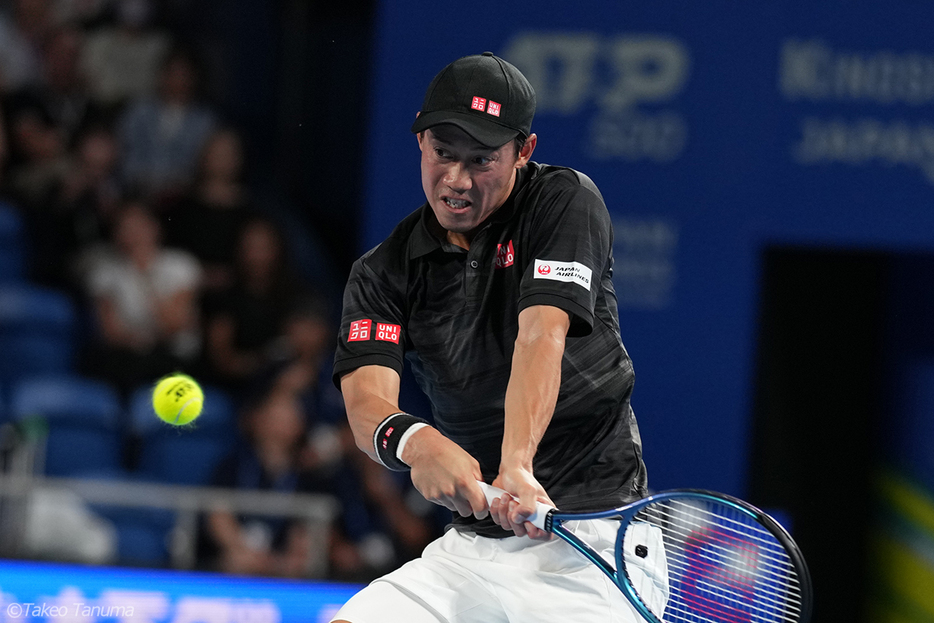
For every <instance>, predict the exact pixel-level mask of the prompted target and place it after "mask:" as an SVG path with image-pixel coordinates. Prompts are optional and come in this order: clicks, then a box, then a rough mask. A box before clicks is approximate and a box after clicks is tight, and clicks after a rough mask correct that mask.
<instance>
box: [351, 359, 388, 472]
mask: <svg viewBox="0 0 934 623" xmlns="http://www.w3.org/2000/svg"><path fill="white" fill-rule="evenodd" d="M389 372H390V374H392V375H394V376H395V378H392V377H388V376H387V375H386V374H385V372H384V371H383V370H380V369H379V368H378V366H365V367H362V368H357V369H356V370H353V371H352V372H348V373H347V374H345V375H344V376H343V377H342V378H341V392H342V393H343V395H344V407H345V409H346V411H347V421H348V422H349V423H350V429H351V431H353V436H354V442H355V443H356V444H357V447H358V448H360V449H361V450H362V451H363V452H365V453H366V454H367V455H368V456H369V457H370V458H371V459H373V460H375V461H377V462H378V461H379V459H378V457H377V456H376V450H375V448H374V447H373V434H374V433H375V432H376V427H377V426H379V425H380V423H381V422H382V421H383V420H385V419H386V418H387V417H389V416H390V415H392V414H393V413H398V412H399V411H400V409H399V405H398V400H397V399H395V398H394V397H396V396H398V394H399V389H398V383H399V381H398V376H397V375H396V373H395V372H393V371H391V370H390V371H389Z"/></svg>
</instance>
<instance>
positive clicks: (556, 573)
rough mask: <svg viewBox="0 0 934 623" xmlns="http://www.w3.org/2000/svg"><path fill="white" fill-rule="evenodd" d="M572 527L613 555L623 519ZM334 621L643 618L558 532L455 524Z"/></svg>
mask: <svg viewBox="0 0 934 623" xmlns="http://www.w3.org/2000/svg"><path fill="white" fill-rule="evenodd" d="M568 527H570V528H571V530H572V531H573V532H575V533H576V534H577V535H578V536H579V537H581V539H583V540H584V541H585V542H587V543H589V544H590V545H591V546H592V547H594V549H596V550H597V551H598V552H600V554H601V555H603V556H604V558H606V559H607V560H609V561H612V560H613V556H614V553H613V551H614V544H615V539H616V531H617V529H618V527H619V522H616V521H611V520H600V521H582V522H579V523H578V525H576V526H575V525H573V524H569V525H568ZM627 541H628V539H627ZM659 544H660V542H659ZM660 549H661V551H662V552H663V551H664V550H663V548H660ZM627 559H628V556H627ZM642 562H643V563H644V562H645V561H642ZM660 563H661V564H659V565H658V567H657V569H658V571H660V572H661V573H660V574H656V573H655V569H651V568H643V569H642V571H643V572H644V573H647V574H650V575H651V576H653V578H652V581H653V582H655V583H657V584H658V585H659V586H662V585H665V583H666V580H667V578H666V577H665V576H667V569H666V565H665V564H664V554H662V560H661V561H660ZM665 593H667V585H665ZM666 597H667V595H666ZM333 620H337V621H340V620H346V621H350V622H351V623H500V622H501V623H526V622H528V623H543V622H547V621H555V622H558V621H560V622H562V623H566V622H567V621H575V622H577V623H642V622H643V619H642V617H641V616H640V615H638V614H637V613H636V611H635V610H634V609H633V607H632V606H631V605H630V603H629V601H628V600H627V599H626V598H625V597H624V596H623V595H622V593H621V592H620V590H619V589H618V588H617V587H616V585H615V584H613V582H612V581H610V579H609V578H607V577H606V575H604V573H603V572H602V571H600V569H598V568H597V567H596V565H594V564H593V563H591V562H590V561H588V560H587V559H585V558H584V557H583V556H582V555H581V554H580V553H579V552H578V551H577V550H575V549H574V548H573V547H571V546H570V545H569V544H568V543H566V542H565V541H563V540H561V539H559V538H558V537H554V538H552V539H551V540H550V541H533V540H532V539H529V538H527V537H510V538H505V539H489V538H484V537H480V536H476V535H474V534H470V533H460V532H457V531H456V530H448V531H447V532H446V533H445V534H444V536H442V537H441V538H439V539H437V540H436V541H434V542H433V543H431V544H429V545H428V547H426V548H425V551H424V552H423V553H422V557H421V558H418V559H416V560H413V561H411V562H409V563H407V564H405V565H403V566H402V567H400V568H399V569H397V570H396V571H393V572H392V573H389V574H387V575H385V576H383V577H381V578H378V579H377V580H374V581H373V582H372V583H371V584H370V585H369V586H367V587H366V588H364V589H363V590H361V591H360V592H359V593H357V594H356V595H354V596H353V597H352V598H351V599H350V600H349V601H348V602H347V603H346V604H345V605H344V607H343V608H341V610H340V611H339V612H338V613H337V614H336V615H335V617H334V619H333Z"/></svg>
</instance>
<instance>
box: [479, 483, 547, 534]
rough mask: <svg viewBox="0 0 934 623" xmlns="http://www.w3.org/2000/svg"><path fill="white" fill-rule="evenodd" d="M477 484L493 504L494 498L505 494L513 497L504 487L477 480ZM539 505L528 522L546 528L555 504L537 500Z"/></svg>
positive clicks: (541, 528)
mask: <svg viewBox="0 0 934 623" xmlns="http://www.w3.org/2000/svg"><path fill="white" fill-rule="evenodd" d="M477 484H478V485H480V488H481V489H482V490H483V495H485V496H486V503H487V504H492V503H493V500H495V499H497V498H499V497H501V496H503V495H505V496H507V497H513V496H512V494H510V493H506V492H505V491H504V490H503V489H500V488H499V487H494V486H493V485H488V484H486V483H485V482H481V481H479V480H478V481H477ZM536 504H537V506H536V507H535V512H534V513H532V514H531V515H530V516H529V518H528V519H526V521H527V522H529V523H530V524H532V525H533V526H535V527H536V528H538V529H540V530H545V519H547V518H548V512H549V511H553V510H555V507H554V506H549V505H548V504H545V503H544V502H536Z"/></svg>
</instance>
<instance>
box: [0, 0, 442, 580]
mask: <svg viewBox="0 0 934 623" xmlns="http://www.w3.org/2000/svg"><path fill="white" fill-rule="evenodd" d="M0 9H2V10H0V105H2V115H0V123H2V126H3V127H2V131H0V172H2V176H0V193H2V200H3V201H4V202H5V203H8V204H9V205H11V206H13V207H14V208H15V209H16V210H17V211H18V213H19V214H20V215H21V216H22V219H23V222H24V223H25V224H26V231H27V232H28V237H29V248H30V263H29V278H30V279H31V280H33V281H34V282H35V283H37V284H41V285H42V286H46V287H50V288H56V289H59V290H62V291H65V292H68V293H69V294H70V295H71V296H72V297H73V300H75V301H76V303H77V304H78V306H79V308H80V309H81V310H82V312H83V317H84V318H85V319H86V320H85V322H86V325H87V328H86V330H85V339H84V341H83V344H82V353H81V357H80V363H79V371H80V373H81V374H84V375H87V376H89V377H93V378H98V379H104V380H106V381H107V382H109V383H111V384H113V386H114V387H116V388H117V389H118V390H119V391H120V392H121V395H122V396H124V397H125V398H127V399H128V398H129V396H130V395H131V394H132V392H133V391H134V390H136V389H137V388H139V387H140V386H141V385H146V384H151V383H153V382H154V380H156V379H158V378H159V377H160V376H162V375H164V374H167V373H169V372H173V371H183V372H186V373H188V374H191V375H193V376H195V377H196V378H198V379H199V380H201V381H202V382H203V383H204V384H207V385H210V386H212V387H216V388H220V389H221V390H223V391H225V392H227V393H228V394H229V395H230V396H231V398H232V400H233V402H234V404H235V405H236V406H237V413H238V423H239V428H238V431H239V441H238V443H237V445H236V447H235V448H234V450H233V452H232V453H231V454H230V455H229V456H228V457H226V458H225V459H224V460H223V461H222V463H221V464H220V465H218V467H217V469H216V470H215V474H214V478H213V480H212V481H211V482H210V483H203V484H214V485H217V486H225V487H237V488H251V489H267V490H275V491H285V492H289V491H296V492H298V491H301V492H324V493H329V494H332V495H335V496H336V497H337V498H338V499H339V501H340V503H341V508H342V512H341V517H340V520H339V521H338V522H337V523H336V525H335V526H334V530H333V534H332V535H331V537H330V540H329V541H330V542H329V543H326V544H321V543H313V542H310V541H309V538H308V534H307V533H306V532H305V531H304V529H303V527H302V526H301V525H300V524H297V523H290V522H288V521H286V520H284V519H264V518H257V517H252V518H251V517H242V516H238V515H237V514H235V513H223V512H217V513H214V514H213V515H210V516H208V517H205V518H204V521H203V528H202V536H203V538H202V543H201V546H200V547H199V554H200V564H201V565H202V566H203V567H205V568H213V569H219V570H223V571H229V572H234V573H251V574H267V575H286V576H300V575H302V569H303V568H305V567H304V562H303V561H304V560H305V559H306V558H307V556H308V555H309V554H308V552H309V550H310V549H311V548H316V547H327V548H328V552H329V554H328V555H329V561H330V568H331V574H332V576H333V577H336V578H348V579H357V580H360V579H366V577H368V576H373V575H376V574H378V573H380V572H382V571H384V570H385V569H386V568H389V567H392V566H394V565H397V564H399V563H400V562H402V561H404V560H406V559H408V558H410V557H412V556H414V555H416V554H417V553H418V552H420V550H421V548H422V546H423V545H424V544H426V543H427V542H428V541H429V540H430V539H431V538H432V537H433V536H435V535H436V533H437V530H438V521H439V520H438V519H437V514H436V513H435V512H434V511H433V510H432V509H431V508H426V506H425V503H424V501H423V500H421V501H419V500H420V498H419V496H417V495H414V494H413V492H412V490H411V488H410V485H407V484H406V483H407V480H406V479H399V478H397V477H396V475H394V474H392V473H389V472H387V471H385V470H384V469H383V468H381V467H379V466H377V465H376V464H374V463H372V462H371V461H370V460H369V459H367V458H366V457H365V456H364V455H363V454H362V453H361V452H359V451H358V450H356V448H355V447H354V444H353V440H352V436H351V435H350V433H349V430H348V428H347V424H346V418H345V417H344V413H343V406H342V403H341V399H340V394H339V393H338V392H337V390H336V389H335V388H334V387H333V384H332V383H331V379H330V362H329V359H330V356H331V353H332V351H333V340H334V337H335V334H336V328H335V323H334V316H335V311H336V307H337V302H336V301H334V300H333V298H334V296H333V294H332V293H331V292H330V291H329V290H328V289H327V288H325V287H322V284H319V283H315V282H314V280H313V279H309V277H308V276H307V275H308V271H303V270H301V267H300V266H299V265H298V264H297V262H296V259H295V255H294V253H293V252H292V251H291V249H290V243H289V241H290V239H292V238H293V236H289V235H286V234H287V232H286V229H287V228H288V225H287V224H284V223H283V222H282V221H281V219H278V218H277V217H276V214H273V213H270V212H269V211H268V210H265V209H263V208H261V207H260V206H258V205H257V203H256V202H255V201H254V199H253V196H252V193H251V189H250V188H249V185H248V183H247V182H246V180H247V179H248V176H247V175H246V173H247V168H248V166H249V165H248V162H249V159H248V157H247V154H245V149H244V142H243V139H242V136H241V133H240V131H238V128H236V127H234V126H233V125H231V124H229V123H227V122H225V119H224V114H223V111H222V110H220V107H219V106H218V105H217V104H216V103H212V102H211V101H210V98H209V97H206V89H205V84H206V80H207V76H206V75H205V66H204V65H203V64H202V63H201V59H200V58H199V48H198V45H197V41H190V40H185V39H184V38H183V37H181V36H179V33H178V32H177V30H176V29H173V23H174V21H173V15H172V14H171V5H170V3H167V2H166V3H160V2H156V1H155V0H7V1H5V2H0ZM288 233H290V234H293V233H294V232H288ZM129 454H130V458H129V459H128V460H129V461H132V453H129Z"/></svg>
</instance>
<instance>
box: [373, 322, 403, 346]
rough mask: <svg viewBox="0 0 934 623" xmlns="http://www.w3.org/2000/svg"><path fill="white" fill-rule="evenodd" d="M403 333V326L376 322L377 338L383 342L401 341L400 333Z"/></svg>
mask: <svg viewBox="0 0 934 623" xmlns="http://www.w3.org/2000/svg"><path fill="white" fill-rule="evenodd" d="M400 333H402V327H400V326H399V325H397V324H386V323H384V322H377V323H376V339H377V340H382V341H383V342H394V343H396V344H398V343H399V334H400Z"/></svg>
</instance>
